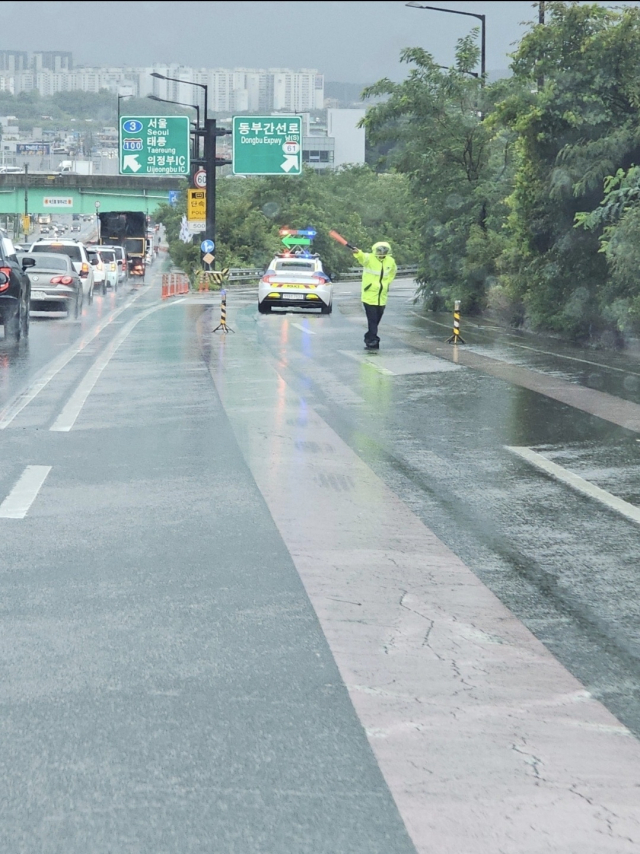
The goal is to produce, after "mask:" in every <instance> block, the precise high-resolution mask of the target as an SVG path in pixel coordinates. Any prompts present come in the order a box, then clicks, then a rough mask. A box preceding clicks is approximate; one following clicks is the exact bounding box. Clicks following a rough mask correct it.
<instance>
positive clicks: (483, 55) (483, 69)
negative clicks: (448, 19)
mask: <svg viewBox="0 0 640 854" xmlns="http://www.w3.org/2000/svg"><path fill="white" fill-rule="evenodd" d="M404 5H405V6H408V7H409V8H410V9H430V10H431V11H433V12H448V13H449V14H450V15H464V16H465V17H467V18H476V19H477V20H478V21H480V24H481V25H482V33H481V37H480V38H481V44H480V82H481V85H482V86H484V82H485V77H486V73H487V16H486V15H479V14H478V13H477V12H461V11H460V10H459V9H443V8H442V6H426V5H425V4H423V3H415V2H409V3H405V4H404Z"/></svg>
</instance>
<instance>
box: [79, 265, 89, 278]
mask: <svg viewBox="0 0 640 854" xmlns="http://www.w3.org/2000/svg"><path fill="white" fill-rule="evenodd" d="M88 275H89V265H88V264H83V265H82V268H81V269H80V276H81V278H83V279H86V278H87V276H88Z"/></svg>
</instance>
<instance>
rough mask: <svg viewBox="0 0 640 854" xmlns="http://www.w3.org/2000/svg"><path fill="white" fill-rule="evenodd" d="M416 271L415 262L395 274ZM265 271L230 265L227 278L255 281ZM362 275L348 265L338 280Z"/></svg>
mask: <svg viewBox="0 0 640 854" xmlns="http://www.w3.org/2000/svg"><path fill="white" fill-rule="evenodd" d="M417 272H418V265H417V264H402V265H400V266H399V267H398V273H397V275H398V276H399V277H400V278H402V277H404V276H415V275H416V273H417ZM264 273H265V271H264V269H263V268H262V267H231V269H230V270H229V274H228V276H227V279H228V281H229V282H245V281H257V280H258V279H261V278H262V277H263V275H264ZM361 275H362V267H349V269H348V270H347V271H346V272H345V273H342V275H340V276H339V277H338V279H339V280H346V279H357V278H359V277H360V276H361Z"/></svg>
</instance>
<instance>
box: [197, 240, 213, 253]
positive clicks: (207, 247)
mask: <svg viewBox="0 0 640 854" xmlns="http://www.w3.org/2000/svg"><path fill="white" fill-rule="evenodd" d="M215 248H216V244H215V243H214V242H213V240H203V241H202V243H201V244H200V249H202V251H203V252H204V253H205V255H206V253H207V252H213V250H214V249H215Z"/></svg>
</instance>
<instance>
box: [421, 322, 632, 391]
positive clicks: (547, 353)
mask: <svg viewBox="0 0 640 854" xmlns="http://www.w3.org/2000/svg"><path fill="white" fill-rule="evenodd" d="M411 314H415V316H416V317H419V318H420V319H421V320H426V321H427V323H433V324H434V325H435V326H441V327H442V328H443V329H450V328H451V324H450V323H439V322H438V321H437V320H432V319H431V318H430V317H425V316H424V314H420V312H418V311H412V312H411ZM475 328H476V327H471V329H472V330H473V329H475ZM481 328H482V329H486V328H489V329H497V330H500V331H502V332H504V329H503V327H501V326H490V327H481ZM507 346H508V347H519V348H520V349H521V350H530V351H531V352H532V353H539V354H540V355H541V356H554V357H555V358H556V359H565V360H566V361H568V362H579V363H580V364H581V365H591V366H592V367H594V368H602V369H603V370H605V371H617V372H618V373H620V374H628V375H629V376H633V377H640V373H638V372H637V371H630V370H627V368H617V367H616V366H615V365H603V364H602V362H592V361H591V360H590V359H580V358H579V357H578V356H568V355H566V354H565V353H553V352H552V351H551V350H540V348H539V347H529V346H528V345H527V344H518V343H517V342H516V341H507ZM467 349H470V350H471V352H473V347H470V348H467ZM487 358H488V359H495V360H496V361H497V362H502V361H504V359H499V358H498V357H497V356H487ZM529 370H530V371H538V373H544V371H543V370H542V369H541V368H529Z"/></svg>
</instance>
